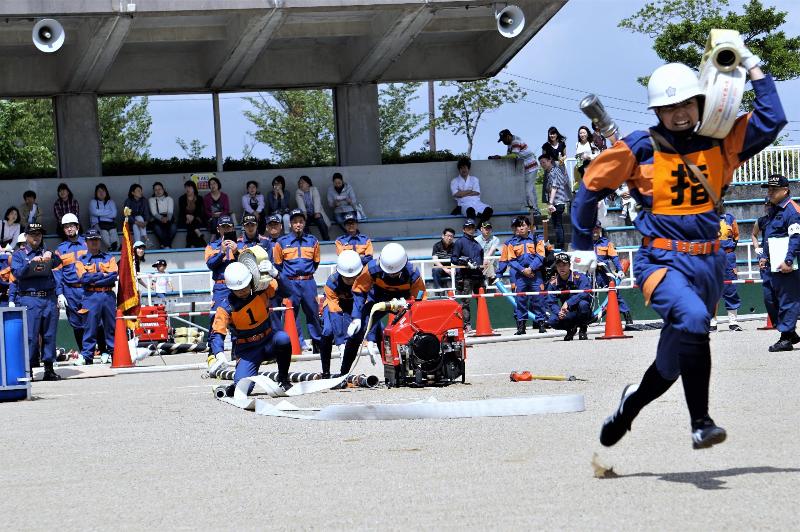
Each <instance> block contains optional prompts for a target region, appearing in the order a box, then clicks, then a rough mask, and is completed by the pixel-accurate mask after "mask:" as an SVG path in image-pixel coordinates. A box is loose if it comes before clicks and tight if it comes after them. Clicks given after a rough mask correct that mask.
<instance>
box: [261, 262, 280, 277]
mask: <svg viewBox="0 0 800 532" xmlns="http://www.w3.org/2000/svg"><path fill="white" fill-rule="evenodd" d="M258 271H260V272H261V273H266V274H267V275H269V276H270V277H272V278H273V279H274V278H276V277H277V276H278V269H277V268H276V267H275V266H273V265H272V263H271V262H270V261H268V260H266V259H264V260H262V261H261V262H260V263H259V264H258Z"/></svg>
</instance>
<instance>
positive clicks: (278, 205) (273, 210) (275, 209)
mask: <svg viewBox="0 0 800 532" xmlns="http://www.w3.org/2000/svg"><path fill="white" fill-rule="evenodd" d="M285 192H286V180H285V179H284V178H283V176H282V175H276V176H275V179H273V180H272V192H270V193H269V194H267V212H268V213H269V214H270V216H272V215H276V216H278V217H279V218H280V220H281V223H282V225H283V233H284V234H286V233H288V232H289V211H290V210H291V209H289V198H287V197H286V193H285Z"/></svg>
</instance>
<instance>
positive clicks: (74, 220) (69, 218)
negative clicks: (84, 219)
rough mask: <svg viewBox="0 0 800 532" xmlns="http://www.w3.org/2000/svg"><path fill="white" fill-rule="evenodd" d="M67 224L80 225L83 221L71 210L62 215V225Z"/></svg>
mask: <svg viewBox="0 0 800 532" xmlns="http://www.w3.org/2000/svg"><path fill="white" fill-rule="evenodd" d="M67 224H75V225H80V224H81V223H80V222H79V221H78V217H77V216H75V215H74V214H72V213H71V212H68V213H67V214H65V215H64V216H62V217H61V225H67Z"/></svg>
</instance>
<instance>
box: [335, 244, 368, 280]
mask: <svg viewBox="0 0 800 532" xmlns="http://www.w3.org/2000/svg"><path fill="white" fill-rule="evenodd" d="M362 269H363V265H362V264H361V256H360V255H359V254H358V253H356V252H355V251H353V250H352V249H346V250H344V251H342V254H341V255H339V258H338V259H336V271H337V273H338V274H339V275H341V276H342V277H355V276H357V275H358V274H359V273H361V270H362Z"/></svg>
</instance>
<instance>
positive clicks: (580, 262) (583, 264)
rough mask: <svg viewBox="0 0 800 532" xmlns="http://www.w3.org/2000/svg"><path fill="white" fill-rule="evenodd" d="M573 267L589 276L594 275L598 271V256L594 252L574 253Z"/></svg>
mask: <svg viewBox="0 0 800 532" xmlns="http://www.w3.org/2000/svg"><path fill="white" fill-rule="evenodd" d="M572 266H573V267H574V268H575V269H576V270H579V271H582V272H585V273H587V274H591V273H594V271H595V269H597V254H596V253H595V252H594V250H586V251H573V252H572Z"/></svg>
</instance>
